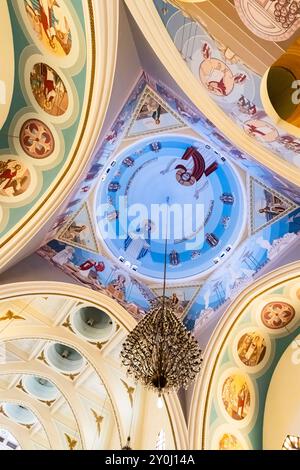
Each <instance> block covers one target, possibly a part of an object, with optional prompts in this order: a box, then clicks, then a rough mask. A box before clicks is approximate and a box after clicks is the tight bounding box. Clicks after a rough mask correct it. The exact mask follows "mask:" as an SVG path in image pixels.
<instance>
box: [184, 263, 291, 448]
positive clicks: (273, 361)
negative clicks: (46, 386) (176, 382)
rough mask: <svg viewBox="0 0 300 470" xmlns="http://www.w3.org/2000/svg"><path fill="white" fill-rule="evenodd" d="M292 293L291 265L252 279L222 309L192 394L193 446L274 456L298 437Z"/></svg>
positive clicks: (191, 425)
mask: <svg viewBox="0 0 300 470" xmlns="http://www.w3.org/2000/svg"><path fill="white" fill-rule="evenodd" d="M299 287H300V284H299V263H298V262H297V263H294V264H291V265H289V267H285V268H284V269H281V270H278V271H275V272H273V273H270V274H269V275H268V276H266V277H264V278H262V279H261V280H259V281H258V282H257V283H255V284H254V285H253V286H251V287H250V288H248V289H247V290H246V292H245V293H243V294H242V295H240V296H238V297H237V299H236V300H235V301H234V302H233V304H232V306H231V308H229V309H228V311H227V315H226V316H224V317H223V319H222V321H221V322H220V324H219V325H218V328H217V329H216V331H215V332H214V335H213V338H212V339H211V342H210V343H209V344H208V347H207V350H206V361H205V363H206V366H205V368H204V370H203V376H202V377H203V380H202V381H200V380H199V381H198V383H197V385H196V387H195V390H194V396H193V400H192V403H193V405H192V408H191V411H190V423H189V426H190V430H191V436H192V439H193V440H194V441H193V444H192V445H193V446H195V447H194V448H201V449H218V450H238V449H239V450H242V449H244V450H250V449H265V450H271V449H272V450H281V448H282V447H283V445H284V442H285V441H286V439H287V436H288V435H292V436H293V435H298V433H299V432H298V431H299V427H298V425H297V423H298V420H297V418H298V416H299V414H298V412H297V410H298V404H296V402H297V400H298V396H299V387H300V382H299V374H298V373H297V370H298V367H299V328H300V309H299V307H300V303H299V301H300V295H299V294H300V290H299ZM200 382H201V383H200ZM283 388H285V390H286V391H285V392H284V393H286V394H287V397H288V398H287V401H286V402H285V404H284V405H283V404H282V396H283V395H282V394H283ZM200 397H201V398H200ZM203 397H205V404H204V406H203V403H202V398H203ZM297 403H298V402H297ZM283 406H284V408H283ZM193 431H194V432H195V434H194V435H192V432H193Z"/></svg>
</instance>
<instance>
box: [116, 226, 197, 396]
mask: <svg viewBox="0 0 300 470" xmlns="http://www.w3.org/2000/svg"><path fill="white" fill-rule="evenodd" d="M167 233H168V232H167ZM166 259H167V237H166V241H165V259H164V285H163V295H162V296H161V297H158V298H156V299H155V300H153V301H152V305H151V308H150V310H149V313H148V314H147V315H146V316H145V317H144V318H143V319H142V320H141V321H140V322H139V323H138V324H137V326H136V327H135V328H134V329H133V330H132V331H131V333H130V334H129V335H128V336H127V338H126V340H125V342H124V344H123V348H122V351H121V359H122V364H123V365H124V366H125V367H126V368H127V373H128V375H130V376H131V377H132V378H133V379H134V380H135V381H136V382H139V383H141V384H142V385H143V386H145V387H147V388H150V389H152V390H154V391H156V392H158V396H159V397H161V395H162V394H163V393H164V392H170V391H178V390H179V389H180V388H185V389H186V388H187V387H188V386H189V384H190V383H191V382H192V381H193V380H194V379H195V377H196V375H197V374H198V372H200V369H201V364H202V352H201V349H200V348H199V345H198V343H197V341H196V340H195V338H194V337H193V335H192V334H191V332H190V331H188V330H187V329H186V327H185V326H184V325H183V323H182V322H181V321H180V320H179V319H178V318H177V316H176V313H175V305H174V302H173V300H172V299H171V298H168V297H167V296H166Z"/></svg>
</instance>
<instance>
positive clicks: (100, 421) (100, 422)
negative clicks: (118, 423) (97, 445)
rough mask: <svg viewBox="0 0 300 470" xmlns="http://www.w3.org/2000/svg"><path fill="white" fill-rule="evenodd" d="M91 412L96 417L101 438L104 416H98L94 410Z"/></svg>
mask: <svg viewBox="0 0 300 470" xmlns="http://www.w3.org/2000/svg"><path fill="white" fill-rule="evenodd" d="M91 412H92V413H93V416H94V418H95V421H96V426H97V432H98V436H100V433H101V424H102V421H103V419H104V416H100V415H98V414H97V412H96V411H95V410H93V409H92V408H91Z"/></svg>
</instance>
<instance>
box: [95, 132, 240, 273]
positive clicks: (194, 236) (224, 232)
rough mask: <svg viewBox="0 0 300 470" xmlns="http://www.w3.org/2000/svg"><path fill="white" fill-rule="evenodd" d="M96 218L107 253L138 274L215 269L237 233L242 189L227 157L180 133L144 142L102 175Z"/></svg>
mask: <svg viewBox="0 0 300 470" xmlns="http://www.w3.org/2000/svg"><path fill="white" fill-rule="evenodd" d="M96 201H97V202H96V204H97V222H98V228H99V232H100V236H101V238H102V240H104V242H105V244H106V246H107V248H108V250H109V251H110V252H111V253H112V255H113V256H114V257H115V258H117V259H119V261H120V262H122V263H123V265H124V266H126V267H128V268H129V269H131V270H133V271H136V272H138V274H140V275H142V276H146V277H149V278H157V279H161V278H162V276H163V264H164V246H165V235H166V227H167V226H168V233H167V239H168V240H167V241H168V250H167V264H168V266H167V277H168V279H182V278H185V277H191V276H197V275H199V274H201V273H203V272H207V271H208V270H210V269H213V268H214V267H215V266H216V265H217V264H218V263H219V262H220V261H222V260H223V259H224V258H226V257H227V256H228V254H229V253H230V252H231V251H232V249H233V246H234V245H235V244H236V243H238V239H239V236H240V234H241V233H242V230H243V220H244V212H245V211H244V191H243V187H242V184H241V182H240V179H239V177H238V175H237V174H236V172H235V171H234V169H233V168H232V166H231V165H230V164H229V162H228V161H227V160H226V159H225V158H224V157H221V155H220V154H219V153H218V152H216V151H215V150H214V148H212V147H211V146H210V145H208V144H206V143H204V142H202V141H200V140H195V139H194V138H191V137H186V136H178V135H177V136H160V137H159V140H158V141H154V140H153V138H152V139H149V138H148V139H145V140H143V141H139V142H138V143H137V144H135V145H133V146H131V147H129V148H127V149H126V150H125V151H123V152H122V153H121V154H120V155H119V156H118V158H117V160H116V161H114V162H112V164H111V166H110V167H109V168H107V169H106V172H105V173H104V175H103V176H102V181H101V185H100V188H99V191H98V194H97V196H96Z"/></svg>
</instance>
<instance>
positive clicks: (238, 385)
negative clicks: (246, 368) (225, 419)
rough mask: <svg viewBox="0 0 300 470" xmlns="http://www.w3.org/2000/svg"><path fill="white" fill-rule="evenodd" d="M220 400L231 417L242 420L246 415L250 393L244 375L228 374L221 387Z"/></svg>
mask: <svg viewBox="0 0 300 470" xmlns="http://www.w3.org/2000/svg"><path fill="white" fill-rule="evenodd" d="M222 401H223V404H224V407H225V410H226V411H227V413H228V414H229V416H230V417H231V418H232V419H235V420H242V419H244V418H245V417H246V416H247V414H248V411H249V407H250V401H251V394H250V390H249V387H248V384H247V378H246V377H245V376H244V375H242V374H235V375H230V376H229V377H228V378H227V379H226V380H225V382H224V384H223V387H222Z"/></svg>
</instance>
